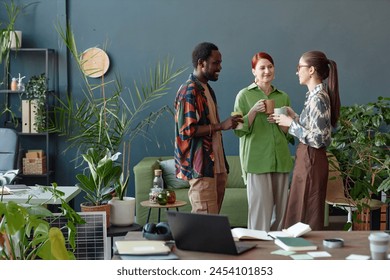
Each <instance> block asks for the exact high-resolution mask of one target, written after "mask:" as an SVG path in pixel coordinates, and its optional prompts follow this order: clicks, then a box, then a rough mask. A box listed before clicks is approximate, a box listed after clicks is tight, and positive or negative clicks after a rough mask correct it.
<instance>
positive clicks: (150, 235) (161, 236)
mask: <svg viewBox="0 0 390 280" xmlns="http://www.w3.org/2000/svg"><path fill="white" fill-rule="evenodd" d="M142 236H143V237H145V238H146V239H149V240H172V239H173V237H172V233H171V229H170V228H169V225H168V224H167V223H165V222H160V223H158V224H157V225H156V224H154V223H148V224H145V225H144V227H143V229H142Z"/></svg>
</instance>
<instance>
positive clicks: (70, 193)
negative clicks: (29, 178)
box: [3, 186, 81, 204]
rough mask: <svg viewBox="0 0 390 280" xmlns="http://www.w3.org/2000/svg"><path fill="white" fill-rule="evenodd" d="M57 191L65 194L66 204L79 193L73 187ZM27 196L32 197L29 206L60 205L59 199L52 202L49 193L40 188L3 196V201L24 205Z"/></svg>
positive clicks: (76, 188) (60, 188)
mask: <svg viewBox="0 0 390 280" xmlns="http://www.w3.org/2000/svg"><path fill="white" fill-rule="evenodd" d="M57 189H58V190H60V191H62V192H64V193H65V195H64V197H63V199H64V200H65V201H66V202H69V201H71V200H72V199H73V198H75V197H76V196H77V195H78V194H79V193H80V192H81V190H80V188H78V187H75V186H62V187H57ZM29 196H32V199H31V200H30V203H31V204H61V201H60V200H59V199H56V200H54V199H53V198H52V197H51V196H52V194H51V192H49V191H46V192H44V191H43V190H42V188H40V187H31V190H27V191H17V192H14V193H13V194H7V195H4V196H3V201H4V202H7V201H14V202H16V203H25V202H26V201H27V200H28V198H29Z"/></svg>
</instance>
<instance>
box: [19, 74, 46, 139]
mask: <svg viewBox="0 0 390 280" xmlns="http://www.w3.org/2000/svg"><path fill="white" fill-rule="evenodd" d="M46 94H47V79H46V75H45V73H42V74H40V75H34V76H32V77H31V78H30V80H29V81H28V82H27V84H26V89H25V91H24V92H23V93H22V94H21V97H22V98H23V97H24V98H26V99H28V100H29V101H30V103H31V106H32V107H33V109H34V114H35V115H34V118H33V119H34V122H33V123H32V124H31V125H32V131H37V132H43V131H46V113H47V112H46Z"/></svg>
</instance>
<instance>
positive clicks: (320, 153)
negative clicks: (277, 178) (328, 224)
mask: <svg viewBox="0 0 390 280" xmlns="http://www.w3.org/2000/svg"><path fill="white" fill-rule="evenodd" d="M328 170H329V166H328V158H327V156H326V149H325V148H321V149H316V148H312V147H310V146H308V145H305V144H302V143H300V144H299V145H298V147H297V151H296V156H295V166H294V172H293V178H292V182H291V187H290V193H289V198H288V203H287V210H286V215H285V222H284V228H288V227H290V226H292V225H294V224H295V223H297V222H303V223H306V224H309V225H310V227H311V228H312V230H322V229H323V227H324V218H325V216H324V210H325V199H326V188H327V182H328Z"/></svg>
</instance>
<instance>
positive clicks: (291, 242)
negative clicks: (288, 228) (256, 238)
mask: <svg viewBox="0 0 390 280" xmlns="http://www.w3.org/2000/svg"><path fill="white" fill-rule="evenodd" d="M275 244H276V245H278V246H279V247H280V248H282V249H284V250H286V251H310V250H317V245H314V244H313V243H311V242H310V241H308V240H306V239H304V238H302V237H278V238H277V239H275Z"/></svg>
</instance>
